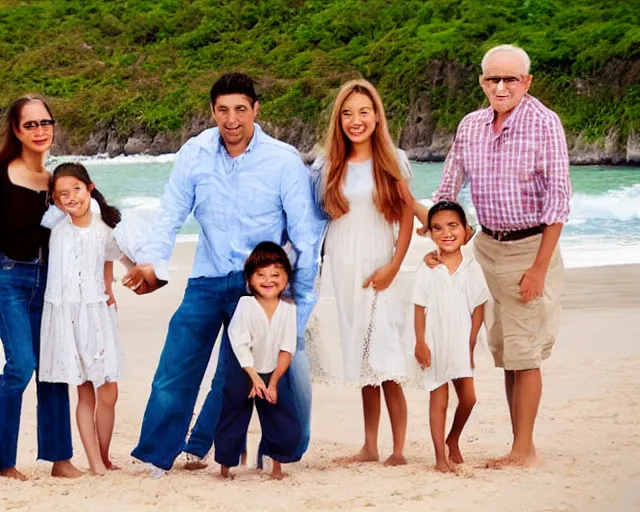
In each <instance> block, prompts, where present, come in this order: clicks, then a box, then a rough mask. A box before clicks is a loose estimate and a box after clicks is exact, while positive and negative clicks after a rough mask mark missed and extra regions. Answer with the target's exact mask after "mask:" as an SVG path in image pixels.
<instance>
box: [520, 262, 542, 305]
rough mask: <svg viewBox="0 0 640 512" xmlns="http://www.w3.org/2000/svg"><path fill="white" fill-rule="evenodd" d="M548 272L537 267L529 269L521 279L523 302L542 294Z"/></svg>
mask: <svg viewBox="0 0 640 512" xmlns="http://www.w3.org/2000/svg"><path fill="white" fill-rule="evenodd" d="M546 274H547V272H546V271H545V270H541V269H539V268H537V267H531V268H530V269H529V270H527V271H526V272H525V273H524V275H523V276H522V279H521V280H520V298H521V299H522V302H525V303H526V302H531V301H532V300H534V299H537V298H538V297H540V296H541V295H542V292H543V291H544V280H545V277H546Z"/></svg>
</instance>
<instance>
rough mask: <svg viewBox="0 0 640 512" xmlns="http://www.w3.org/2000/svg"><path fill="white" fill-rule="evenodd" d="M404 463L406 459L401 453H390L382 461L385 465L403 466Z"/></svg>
mask: <svg viewBox="0 0 640 512" xmlns="http://www.w3.org/2000/svg"><path fill="white" fill-rule="evenodd" d="M406 463H407V459H405V457H404V455H402V454H401V453H399V454H395V453H392V454H391V456H390V457H389V458H388V459H387V460H385V461H384V465H385V466H404V465H405V464H406Z"/></svg>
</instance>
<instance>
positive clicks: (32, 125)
mask: <svg viewBox="0 0 640 512" xmlns="http://www.w3.org/2000/svg"><path fill="white" fill-rule="evenodd" d="M54 124H56V120H55V119H41V120H40V121H27V122H26V123H24V124H23V125H22V128H23V129H24V130H26V131H28V132H32V131H33V130H35V129H36V128H38V127H40V126H42V127H43V128H45V129H46V128H49V127H51V126H53V125H54Z"/></svg>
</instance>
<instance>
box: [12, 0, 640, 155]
mask: <svg viewBox="0 0 640 512" xmlns="http://www.w3.org/2000/svg"><path fill="white" fill-rule="evenodd" d="M502 43H514V44H518V45H521V46H522V47H524V48H525V49H526V50H527V51H528V52H529V54H530V56H531V59H532V73H533V74H534V77H535V78H534V85H533V89H532V92H533V94H535V95H536V96H537V97H539V98H540V99H541V100H542V101H543V102H544V103H546V104H547V105H549V106H550V107H551V108H553V109H554V110H556V111H557V112H558V114H559V115H560V117H561V119H562V121H563V123H564V125H565V129H566V130H567V132H570V133H574V134H575V133H580V134H582V136H583V137H584V138H585V139H586V140H595V139H598V138H602V137H604V136H606V135H608V134H611V133H614V134H615V136H616V137H620V138H624V137H627V136H628V135H629V133H633V132H634V131H635V132H640V82H639V79H638V76H639V73H640V9H638V2H637V0H616V1H602V0H601V1H598V0H595V1H594V0H504V1H502V2H487V1H484V0H428V1H418V0H325V1H321V0H256V1H254V2H248V1H241V0H218V1H210V0H209V1H208V0H194V1H189V2H187V1H179V0H113V1H102V0H101V1H97V0H65V1H62V0H54V1H51V0H33V1H29V0H21V1H0V56H1V58H0V108H3V107H5V106H6V105H7V104H8V102H9V101H10V100H11V99H12V98H14V97H16V96H17V95H19V94H22V93H25V92H34V91H35V92H40V93H42V94H44V95H46V96H47V97H49V98H51V100H52V103H53V105H54V108H55V111H56V112H57V115H58V118H59V121H60V123H61V125H62V128H63V130H64V131H65V133H66V136H67V138H68V140H69V143H70V144H71V146H73V145H76V146H78V145H81V144H82V143H83V141H85V140H86V139H87V138H88V137H89V136H90V134H91V133H93V132H94V131H95V130H96V129H99V128H100V127H103V128H105V127H107V128H108V129H110V130H113V131H114V132H115V133H117V134H118V135H119V136H122V137H127V136H130V135H131V134H133V133H140V132H143V133H146V134H148V135H149V136H150V137H154V136H155V135H156V134H158V133H162V132H175V131H178V130H180V129H181V128H182V127H183V126H184V125H185V123H187V122H188V120H189V119H191V118H193V117H194V116H198V115H199V116H203V115H206V112H207V109H208V105H207V98H208V91H209V88H210V87H211V84H212V82H213V81H214V80H215V78H216V77H217V76H219V75H220V74H221V73H223V72H225V71H228V70H233V69H239V70H243V71H246V72H248V73H249V74H251V75H252V76H253V77H255V78H256V79H257V82H258V84H259V94H260V96H261V100H262V110H261V117H262V119H264V120H265V121H268V122H270V123H271V124H273V125H275V126H280V125H283V126H286V125H287V124H288V123H291V122H292V120H294V119H297V120H299V121H301V122H303V123H307V124H312V125H313V126H314V129H315V130H316V132H317V131H318V130H320V129H322V127H323V126H324V123H326V117H327V110H328V107H329V105H330V102H331V99H332V95H333V94H334V93H335V90H336V88H337V87H338V86H339V85H340V84H341V83H342V82H344V81H345V80H347V79H349V78H353V77H359V76H363V77H366V78H367V79H369V80H371V81H372V82H374V83H375V84H376V85H377V86H378V88H379V89H380V92H381V94H382V96H383V98H384V101H385V104H386V108H387V110H388V114H389V117H390V120H391V126H392V129H393V130H394V133H396V134H398V133H400V130H401V128H402V126H403V124H404V123H405V122H406V120H407V118H408V115H409V112H410V110H411V107H412V105H414V104H415V103H416V102H417V101H418V100H419V99H420V101H422V102H423V103H424V104H425V105H426V112H427V115H428V116H429V119H428V122H429V123H430V124H431V128H432V131H433V132H440V133H452V132H453V131H454V130H455V127H456V125H457V123H458V122H459V121H460V119H461V118H462V117H463V116H464V115H465V113H467V112H469V111H471V110H473V109H475V108H477V107H478V106H480V105H481V104H482V103H483V94H482V91H481V89H480V87H479V86H478V81H477V80H478V78H477V77H478V74H479V71H480V70H479V62H480V60H481V58H482V55H483V53H484V52H485V51H486V50H487V49H488V48H490V47H491V46H494V45H497V44H502Z"/></svg>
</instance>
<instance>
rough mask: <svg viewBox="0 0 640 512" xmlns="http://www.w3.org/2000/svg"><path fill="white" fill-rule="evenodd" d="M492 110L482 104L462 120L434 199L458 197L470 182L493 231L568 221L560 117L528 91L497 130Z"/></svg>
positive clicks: (568, 193)
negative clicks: (496, 131) (495, 129)
mask: <svg viewBox="0 0 640 512" xmlns="http://www.w3.org/2000/svg"><path fill="white" fill-rule="evenodd" d="M493 115H494V114H493V109H492V108H491V107H488V108H483V109H480V110H476V111H475V112H472V113H471V114H469V115H467V116H466V117H465V118H464V119H463V120H462V121H461V122H460V125H459V126H458V130H457V133H456V138H455V141H454V143H453V146H452V147H451V150H450V151H449V154H448V155H447V160H446V162H445V165H444V171H443V173H442V181H441V183H440V187H439V188H438V190H437V192H436V193H435V194H434V200H435V201H440V200H444V199H447V200H450V201H455V200H456V197H457V195H458V192H459V191H460V188H461V187H462V186H463V185H464V184H465V183H466V182H469V184H470V186H471V200H472V201H473V205H474V207H475V209H476V214H477V217H478V221H479V222H480V224H481V225H483V226H485V227H487V228H489V229H491V230H494V231H516V230H520V229H526V228H531V227H535V226H540V225H543V224H544V225H550V224H555V223H558V222H560V223H565V222H566V221H567V219H568V217H569V198H570V197H571V183H570V181H569V156H568V154H567V143H566V140H565V136H564V130H563V129H562V123H561V122H560V119H559V118H558V116H557V115H556V114H555V112H553V111H551V110H549V109H548V108H547V107H545V106H544V105H543V104H542V103H540V101H538V100H537V99H536V98H534V97H533V96H529V95H528V94H527V95H525V96H524V97H523V98H522V101H521V102H520V104H519V105H518V106H517V107H516V108H515V109H514V111H513V113H512V114H511V115H510V116H509V118H508V119H507V120H506V121H505V123H504V126H503V127H502V130H501V131H500V133H498V134H495V133H494V132H493V128H492V121H493Z"/></svg>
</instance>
